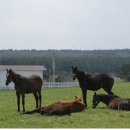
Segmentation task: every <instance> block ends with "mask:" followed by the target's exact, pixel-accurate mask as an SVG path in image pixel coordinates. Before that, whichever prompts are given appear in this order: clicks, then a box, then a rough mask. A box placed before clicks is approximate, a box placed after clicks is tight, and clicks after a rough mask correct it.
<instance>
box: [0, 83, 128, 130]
mask: <svg viewBox="0 0 130 130" xmlns="http://www.w3.org/2000/svg"><path fill="white" fill-rule="evenodd" d="M113 92H114V93H115V94H117V95H119V96H121V97H130V83H123V82H118V83H116V84H115V85H114V87H113ZM97 93H105V92H104V91H103V90H102V89H101V90H99V91H97ZM42 95H43V97H42V99H43V102H42V105H43V106H46V105H49V104H51V103H53V102H55V101H57V100H59V99H63V100H72V99H74V96H75V95H77V96H80V95H81V91H80V88H79V87H73V88H51V89H43V91H42ZM92 95H93V92H92V91H88V108H87V109H86V110H84V111H83V112H80V113H73V114H72V115H71V116H62V117H58V116H51V117H48V116H41V115H39V114H32V115H22V114H21V113H18V112H17V111H16V109H17V107H16V96H15V91H14V90H1V91H0V127H1V128H130V112H129V111H128V112H127V111H116V110H109V109H107V108H104V107H105V105H104V104H102V103H100V104H99V106H98V108H96V109H92V107H91V106H92ZM25 99H26V101H25V103H26V110H27V111H28V110H32V109H33V108H35V102H34V97H33V95H31V94H30V95H26V98H25ZM21 108H22V107H21Z"/></svg>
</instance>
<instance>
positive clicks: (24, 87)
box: [6, 69, 43, 112]
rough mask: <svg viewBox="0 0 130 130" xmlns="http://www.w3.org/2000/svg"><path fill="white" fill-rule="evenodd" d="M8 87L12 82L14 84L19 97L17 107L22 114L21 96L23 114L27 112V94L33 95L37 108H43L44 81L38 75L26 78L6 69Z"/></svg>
mask: <svg viewBox="0 0 130 130" xmlns="http://www.w3.org/2000/svg"><path fill="white" fill-rule="evenodd" d="M6 71H7V73H6V85H7V86H8V85H9V84H10V82H13V83H14V88H15V91H16V96H17V107H18V112H20V95H22V106H23V112H25V101H24V100H25V94H29V93H33V95H34V97H35V100H36V108H38V107H41V100H42V95H41V89H42V82H43V81H42V79H41V77H40V76H38V75H31V76H29V77H25V76H22V75H19V74H16V73H15V72H14V71H13V70H12V69H9V70H8V69H6Z"/></svg>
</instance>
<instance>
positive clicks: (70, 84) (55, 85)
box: [0, 82, 79, 89]
mask: <svg viewBox="0 0 130 130" xmlns="http://www.w3.org/2000/svg"><path fill="white" fill-rule="evenodd" d="M75 86H79V83H78V82H44V83H43V86H42V87H43V88H59V87H75ZM0 89H14V84H13V83H10V85H9V86H4V87H0Z"/></svg>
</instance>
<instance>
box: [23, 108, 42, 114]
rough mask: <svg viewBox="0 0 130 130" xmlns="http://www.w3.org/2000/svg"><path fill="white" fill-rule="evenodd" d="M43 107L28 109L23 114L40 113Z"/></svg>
mask: <svg viewBox="0 0 130 130" xmlns="http://www.w3.org/2000/svg"><path fill="white" fill-rule="evenodd" d="M41 109H43V107H42V108H36V109H35V110H32V111H27V112H24V113H23V114H33V113H40V110H41Z"/></svg>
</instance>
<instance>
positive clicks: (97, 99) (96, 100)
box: [92, 92, 100, 108]
mask: <svg viewBox="0 0 130 130" xmlns="http://www.w3.org/2000/svg"><path fill="white" fill-rule="evenodd" d="M99 102H100V100H99V97H98V95H97V94H96V92H95V93H94V95H93V104H92V108H96V106H97V105H98V103H99Z"/></svg>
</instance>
